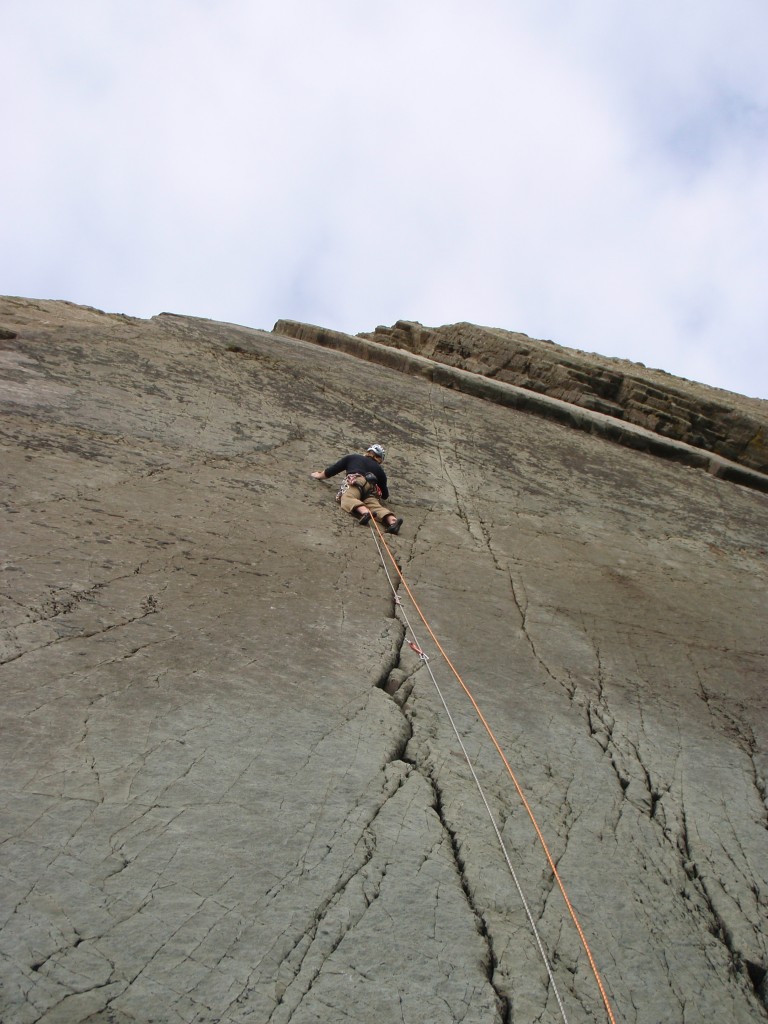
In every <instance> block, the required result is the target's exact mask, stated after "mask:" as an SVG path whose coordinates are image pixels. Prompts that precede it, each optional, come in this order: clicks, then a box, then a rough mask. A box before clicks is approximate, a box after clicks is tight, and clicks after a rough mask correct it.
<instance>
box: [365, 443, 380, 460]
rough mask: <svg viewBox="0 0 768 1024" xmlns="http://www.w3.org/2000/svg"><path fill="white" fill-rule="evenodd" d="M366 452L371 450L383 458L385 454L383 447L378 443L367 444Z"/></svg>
mask: <svg viewBox="0 0 768 1024" xmlns="http://www.w3.org/2000/svg"><path fill="white" fill-rule="evenodd" d="M368 452H373V454H374V455H378V457H379V458H380V459H383V458H384V454H385V452H384V448H383V446H382V445H380V444H369V445H368V447H367V448H366V449H365V453H366V455H367V454H368Z"/></svg>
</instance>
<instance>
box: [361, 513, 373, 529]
mask: <svg viewBox="0 0 768 1024" xmlns="http://www.w3.org/2000/svg"><path fill="white" fill-rule="evenodd" d="M370 521H371V513H370V512H363V514H362V515H361V516H360V519H359V520H358V522H359V523H360V525H361V526H367V525H368V523H370Z"/></svg>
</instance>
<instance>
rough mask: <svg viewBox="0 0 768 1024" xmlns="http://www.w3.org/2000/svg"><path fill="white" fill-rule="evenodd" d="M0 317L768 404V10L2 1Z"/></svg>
mask: <svg viewBox="0 0 768 1024" xmlns="http://www.w3.org/2000/svg"><path fill="white" fill-rule="evenodd" d="M0 32H1V33H2V40H3V59H2V62H0V95H1V96H2V100H1V101H0V102H1V103H2V124H3V135H4V138H3V146H2V150H3V157H2V161H1V162H0V184H1V185H2V187H1V188H0V231H1V232H2V234H1V235H0V238H2V245H0V293H2V294H14V295H24V296H28V297H34V298H61V299H69V300H71V301H74V302H79V303H84V304H86V305H91V306H96V307H98V308H100V309H104V310H107V311H109V312H118V313H129V314H132V315H135V316H141V317H148V316H152V315H154V314H155V313H159V312H162V311H169V312H175V313H183V314H190V315H195V316H205V317H211V318H214V319H217V320H227V321H232V322H235V323H240V324H246V325H248V326H252V327H260V328H267V329H269V328H271V327H272V325H273V323H274V321H275V320H276V319H278V318H279V317H286V318H293V319H297V320H305V321H309V322H312V323H317V324H321V325H323V326H325V327H330V328H335V329H338V330H343V331H349V332H353V333H354V332H357V331H364V330H370V329H372V328H374V327H375V326H376V325H377V324H391V323H393V322H394V321H395V320H397V319H400V318H402V319H410V320H419V321H421V322H422V323H424V324H429V325H437V324H443V323H453V322H455V321H457V320H469V321H472V322H474V323H479V324H488V325H492V326H496V327H505V328H508V329H510V330H517V331H523V332H525V333H527V334H530V335H532V336H534V337H539V338H551V339H552V340H554V341H557V342H559V343H560V344H563V345H568V346H572V347H574V348H580V349H586V350H588V351H596V352H600V353H602V354H604V355H610V356H622V357H624V358H629V359H633V360H636V361H641V362H644V363H646V364H647V365H649V366H657V367H660V368H662V369H665V370H668V371H670V372H672V373H675V374H678V375H681V376H685V377H689V378H692V379H695V380H700V381H705V382H707V383H710V384H714V385H716V386H719V387H723V388H728V389H731V390H735V391H739V392H742V393H744V394H749V395H757V396H759V397H763V398H768V70H767V69H768V60H767V59H766V52H767V51H768V4H767V3H766V0H696V2H694V0H471V2H470V0H461V2H459V0H380V2H379V3H371V2H366V0H323V2H322V3H321V2H318V0H131V2H130V3H127V2H125V0H120V2H118V0H68V2H63V0H2V2H0Z"/></svg>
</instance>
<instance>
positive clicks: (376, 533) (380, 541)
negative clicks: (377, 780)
mask: <svg viewBox="0 0 768 1024" xmlns="http://www.w3.org/2000/svg"><path fill="white" fill-rule="evenodd" d="M373 523H374V527H375V530H372V531H371V534H372V536H373V538H374V542H375V544H376V548H377V551H378V554H379V558H380V560H381V564H382V566H383V567H384V572H385V574H386V577H387V580H388V581H389V585H390V588H391V590H392V594H393V596H394V602H395V605H396V606H398V607H399V608H400V612H401V615H402V616H403V619H404V621H405V625H406V629H407V631H408V632H409V633H410V634H411V637H412V639H411V640H408V646H409V647H410V648H411V650H413V651H414V652H415V653H416V654H418V656H419V658H420V659H421V661H422V662H423V663H424V666H425V667H426V669H427V672H428V673H429V677H430V679H431V680H432V685H433V686H434V688H435V690H436V692H437V695H438V697H439V699H440V702H441V704H442V705H443V708H444V710H445V713H446V715H447V717H448V720H449V722H450V724H451V727H452V728H453V731H454V734H455V736H456V739H457V740H458V742H459V746H460V747H461V750H462V753H463V754H464V759H465V760H466V762H467V765H468V766H469V771H470V773H471V775H472V778H473V780H474V783H475V786H476V787H477V790H478V792H479V793H480V798H481V800H482V802H483V804H484V806H485V809H486V811H487V813H488V816H489V818H490V820H491V825H492V826H493V830H494V832H495V833H496V838H497V839H498V841H499V845H500V847H501V851H502V854H503V856H504V860H505V861H506V864H507V868H508V869H509V872H510V875H511V876H512V880H513V882H514V884H515V888H516V889H517V892H518V895H519V896H520V900H521V903H522V905H523V909H524V910H525V914H526V917H527V918H528V923H529V924H530V926H531V930H532V932H533V935H534V938H535V940H536V945H537V946H538V949H539V953H540V954H541V957H542V960H543V962H544V967H545V969H546V972H547V975H548V977H549V980H550V982H551V984H552V991H553V992H554V994H555V998H556V1000H557V1005H558V1007H559V1009H560V1013H561V1016H562V1018H563V1022H564V1024H568V1018H567V1016H566V1013H565V1007H564V1006H563V1002H562V999H561V998H560V993H559V991H558V989H557V985H556V983H555V979H554V976H553V972H552V966H551V963H550V961H549V958H548V956H547V954H546V951H545V949H544V945H543V943H542V940H541V937H540V935H539V931H538V928H537V927H536V922H535V921H534V919H533V914H532V913H531V910H530V907H529V904H528V901H527V899H526V898H525V895H524V893H523V890H522V888H521V886H520V882H519V880H518V877H517V874H516V872H515V869H514V867H513V865H512V860H511V858H510V855H509V852H508V851H507V848H506V845H505V843H504V840H503V838H502V835H501V831H500V829H499V826H498V824H497V822H496V819H495V817H494V815H493V811H492V810H491V807H490V805H489V803H488V800H487V798H486V796H485V793H484V791H483V788H482V785H481V784H480V780H479V779H478V777H477V774H476V773H475V769H474V766H473V764H472V761H471V759H470V756H469V754H468V752H467V749H466V747H465V746H464V742H463V740H462V738H461V735H460V733H459V730H458V728H457V726H456V723H455V721H454V719H453V716H452V714H451V712H450V709H449V707H448V704H447V702H446V700H445V697H444V696H443V693H442V691H441V689H440V687H439V685H438V683H437V680H436V679H435V676H434V673H433V672H432V668H431V666H430V663H429V657H428V655H427V654H426V653H425V652H424V649H423V647H422V646H421V644H420V643H419V642H418V640H417V638H416V634H415V632H414V630H413V627H412V625H411V623H410V622H409V620H408V616H407V614H406V612H405V609H404V607H403V602H402V600H401V598H400V596H399V595H398V593H397V589H396V587H395V583H394V581H393V579H392V576H391V575H390V572H389V569H388V567H387V563H386V561H385V560H384V555H383V553H382V547H383V548H384V550H385V551H386V553H387V555H388V557H389V560H390V561H391V563H392V565H393V566H394V568H395V572H396V573H397V576H398V578H399V581H400V583H401V584H402V585H403V587H404V589H405V591H406V593H407V594H408V597H409V598H410V601H411V603H412V605H413V607H414V608H415V610H416V612H417V614H418V616H419V618H420V619H421V621H422V623H423V625H424V627H425V628H426V630H427V632H428V633H429V636H430V637H431V639H432V641H433V642H434V644H435V646H436V647H437V649H438V651H439V652H440V654H441V655H442V657H443V659H444V661H445V662H446V664H447V665H448V667H449V668H450V670H451V672H452V673H453V675H454V676H455V677H456V679H457V681H458V683H459V685H460V686H461V688H462V690H463V691H464V693H465V694H466V696H467V697H468V698H469V701H470V703H471V704H472V707H473V708H474V710H475V712H476V714H477V716H478V718H479V719H480V722H481V723H482V725H483V727H484V729H485V731H486V733H487V734H488V736H489V737H490V740H491V742H492V743H493V745H494V747H495V748H496V751H497V753H498V754H499V756H500V757H501V759H502V761H503V763H504V767H505V768H506V770H507V774H508V775H509V776H510V778H511V780H512V782H513V784H514V787H515V790H516V791H517V794H518V796H519V797H520V800H521V801H522V804H523V807H524V808H525V810H526V812H527V814H528V817H529V818H530V820H531V823H532V825H533V828H534V830H535V832H536V836H537V838H538V840H539V843H540V844H541V847H542V849H543V850H544V854H545V857H546V859H547V863H548V864H549V868H550V870H551V872H552V877H553V878H554V880H555V882H556V883H557V886H558V888H559V890H560V893H561V895H562V897H563V900H564V901H565V905H566V907H567V908H568V913H569V915H570V917H571V920H572V921H573V924H574V926H575V928H576V931H577V932H578V935H579V938H580V940H581V944H582V947H583V949H584V951H585V953H586V955H587V959H588V961H589V965H590V968H591V970H592V974H593V975H594V978H595V981H596V983H597V987H598V990H599V992H600V996H601V998H602V1001H603V1006H604V1007H605V1011H606V1013H607V1015H608V1020H609V1021H610V1024H616V1018H615V1017H614V1014H613V1010H612V1008H611V1004H610V1001H609V999H608V995H607V993H606V990H605V986H604V984H603V981H602V978H601V977H600V972H599V971H598V969H597V964H596V963H595V959H594V956H593V955H592V950H591V949H590V947H589V943H588V942H587V938H586V935H585V934H584V931H583V929H582V927H581V924H580V923H579V919H578V917H577V916H576V911H575V910H574V908H573V904H572V903H571V901H570V899H569V897H568V894H567V892H566V891H565V886H564V885H563V882H562V879H561V878H560V873H559V872H558V870H557V865H556V864H555V862H554V859H553V857H552V854H551V853H550V850H549V847H548V846H547V843H546V840H545V839H544V835H543V834H542V831H541V829H540V828H539V825H538V822H537V821H536V818H535V816H534V814H533V811H532V809H531V806H530V804H529V803H528V800H527V799H526V797H525V794H524V793H523V790H522V788H521V786H520V783H519V782H518V780H517V777H516V775H515V773H514V771H513V770H512V766H511V765H510V763H509V761H508V760H507V757H506V755H505V754H504V751H503V750H502V749H501V746H500V744H499V741H498V740H497V739H496V736H495V735H494V733H493V730H492V729H491V727H490V725H489V724H488V722H487V720H486V718H485V716H484V715H483V713H482V711H481V710H480V707H479V705H478V703H477V701H476V700H475V698H474V697H473V695H472V693H471V691H470V690H469V688H468V686H467V685H466V683H465V682H464V680H463V679H462V678H461V676H460V675H459V673H458V671H457V670H456V668H455V666H454V664H453V662H452V661H451V659H450V658H449V657H448V655H447V654H446V653H445V651H444V650H443V647H442V645H441V644H440V641H439V640H438V639H437V637H436V636H435V634H434V632H433V631H432V628H431V626H430V625H429V623H428V622H427V620H426V618H425V616H424V613H423V612H422V610H421V608H420V607H419V604H418V602H417V601H416V599H415V597H414V596H413V593H412V592H411V589H410V587H409V586H408V583H407V582H406V580H405V577H404V576H403V573H402V570H401V569H400V566H399V565H398V564H397V561H396V559H395V557H394V555H393V554H392V551H391V550H390V548H389V545H388V544H387V542H386V539H385V538H384V534H383V533H382V530H381V527H380V526H379V524H378V522H376V520H375V518H374V520H373Z"/></svg>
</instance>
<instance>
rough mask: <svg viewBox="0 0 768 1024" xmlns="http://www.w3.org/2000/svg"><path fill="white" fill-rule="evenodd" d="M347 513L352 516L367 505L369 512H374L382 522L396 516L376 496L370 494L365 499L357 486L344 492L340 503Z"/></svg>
mask: <svg viewBox="0 0 768 1024" xmlns="http://www.w3.org/2000/svg"><path fill="white" fill-rule="evenodd" d="M339 504H340V505H341V507H342V508H343V509H344V511H345V512H349V513H350V514H351V513H352V512H354V511H355V509H356V508H358V507H359V506H360V505H365V507H366V508H367V509H368V511H369V512H372V513H373V515H374V516H376V518H377V519H378V520H379V522H382V521H383V520H384V519H386V518H387V516H391V515H394V513H392V512H390V511H389V509H388V508H385V507H384V506H383V505H382V504H381V502H380V501H379V499H378V498H377V497H376V495H375V494H369V495H368V497H367V498H363V497H361V495H360V488H359V487H357V486H356V485H355V484H350V485H349V487H348V488H347V489H346V491H344V493H343V494H342V496H341V501H340V503H339Z"/></svg>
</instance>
